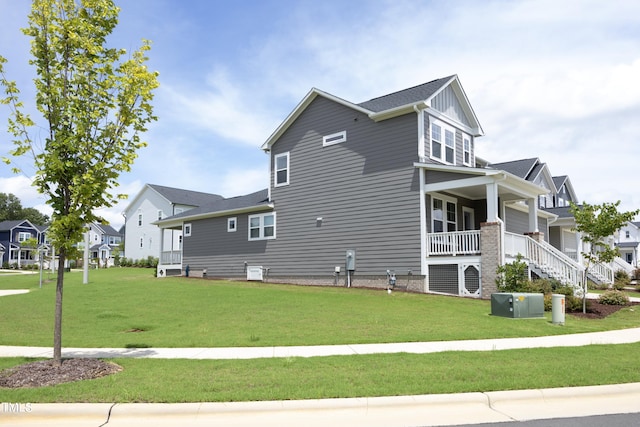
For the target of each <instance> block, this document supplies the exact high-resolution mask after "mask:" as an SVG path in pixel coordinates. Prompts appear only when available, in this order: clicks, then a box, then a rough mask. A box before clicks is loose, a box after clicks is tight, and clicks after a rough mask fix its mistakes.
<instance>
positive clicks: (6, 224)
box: [0, 219, 31, 231]
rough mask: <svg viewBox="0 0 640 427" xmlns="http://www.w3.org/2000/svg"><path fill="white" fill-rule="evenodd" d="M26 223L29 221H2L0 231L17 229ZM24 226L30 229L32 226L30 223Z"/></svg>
mask: <svg viewBox="0 0 640 427" xmlns="http://www.w3.org/2000/svg"><path fill="white" fill-rule="evenodd" d="M25 221H27V220H26V219H19V220H7V221H2V222H0V230H2V231H7V230H11V229H12V228H15V227H17V226H18V225H20V224H22V223H23V222H25ZM24 226H25V227H30V226H31V224H30V223H29V222H27V224H25V225H24Z"/></svg>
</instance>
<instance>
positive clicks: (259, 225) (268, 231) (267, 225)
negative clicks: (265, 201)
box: [249, 212, 276, 240]
mask: <svg viewBox="0 0 640 427" xmlns="http://www.w3.org/2000/svg"><path fill="white" fill-rule="evenodd" d="M275 238H276V214H275V212H272V213H266V214H260V215H251V216H249V240H266V239H275Z"/></svg>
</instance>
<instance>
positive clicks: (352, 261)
mask: <svg viewBox="0 0 640 427" xmlns="http://www.w3.org/2000/svg"><path fill="white" fill-rule="evenodd" d="M345 266H346V268H345V269H346V270H348V271H355V269H356V251H355V250H353V249H348V250H347V258H346V261H345Z"/></svg>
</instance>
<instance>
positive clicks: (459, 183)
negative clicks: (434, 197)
mask: <svg viewBox="0 0 640 427" xmlns="http://www.w3.org/2000/svg"><path fill="white" fill-rule="evenodd" d="M494 182H496V179H495V178H494V177H493V176H476V177H473V178H466V179H455V180H453V181H442V182H435V183H433V184H425V186H424V192H425V193H433V192H439V191H447V190H455V189H458V188H466V187H474V186H476V185H486V184H492V183H494Z"/></svg>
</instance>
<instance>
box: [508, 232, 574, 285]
mask: <svg viewBox="0 0 640 427" xmlns="http://www.w3.org/2000/svg"><path fill="white" fill-rule="evenodd" d="M504 236H505V238H504V242H505V255H508V256H512V257H515V256H516V255H517V254H521V255H522V256H523V257H524V258H526V259H527V260H528V261H530V262H532V263H533V264H534V265H535V266H536V267H537V268H538V269H540V271H542V272H543V273H546V274H548V275H549V276H550V277H552V278H554V279H556V280H559V281H560V282H562V283H564V284H567V285H570V286H573V287H579V286H580V284H581V283H582V273H583V271H584V268H583V267H582V266H581V265H580V264H578V263H577V262H575V261H574V260H572V259H571V258H569V257H568V256H566V255H565V254H563V253H562V252H560V251H559V250H557V249H556V248H554V247H553V246H551V245H550V244H548V243H546V242H545V243H540V242H537V241H535V240H534V239H532V238H531V237H529V236H524V235H520V234H514V233H508V232H505V233H504Z"/></svg>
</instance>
